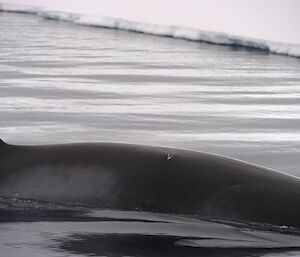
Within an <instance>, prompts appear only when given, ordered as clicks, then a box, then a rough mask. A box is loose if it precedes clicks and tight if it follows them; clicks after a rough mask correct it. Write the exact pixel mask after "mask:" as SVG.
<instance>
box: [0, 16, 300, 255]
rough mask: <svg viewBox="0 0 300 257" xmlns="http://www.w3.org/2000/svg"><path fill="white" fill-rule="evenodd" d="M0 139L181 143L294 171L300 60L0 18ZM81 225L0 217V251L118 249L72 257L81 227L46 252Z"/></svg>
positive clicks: (298, 155) (299, 155)
mask: <svg viewBox="0 0 300 257" xmlns="http://www.w3.org/2000/svg"><path fill="white" fill-rule="evenodd" d="M0 138H2V139H3V140H5V141H6V142H8V143H12V144H46V143H71V142H86V141H92V142H94V141H107V142H126V143H138V144H147V145H157V146H168V147H176V148H185V149H192V150H199V151H206V152H213V153H217V154H221V155H226V156H229V157H233V158H237V159H241V160H244V161H248V162H252V163H255V164H258V165H262V166H266V167H268V168H273V169H277V170H280V171H284V172H287V173H289V174H293V175H296V176H299V177H300V168H299V166H300V165H299V164H300V59H297V58H291V57H286V56H279V55H273V54H268V53H266V52H264V51H258V50H251V49H245V48H233V47H226V46H216V45H210V44H205V43H200V42H190V41H185V40H178V39H172V38H167V37H156V36H149V35H144V34H138V33H132V32H126V31H118V30H109V29H103V28H95V27H85V26H77V25H74V24H69V23H65V22H58V21H54V20H45V19H42V18H40V17H36V16H31V15H25V14H9V13H0ZM0 213H1V212H0ZM59 216H60V215H59ZM55 217H56V216H55ZM89 226H90V227H88V226H87V225H86V224H85V225H82V223H80V222H79V223H76V222H73V223H72V224H70V223H64V222H61V223H51V222H50V223H49V222H48V223H47V222H46V223H45V222H44V223H43V222H38V223H36V225H32V224H31V223H28V222H25V223H20V224H18V223H2V224H1V223H0V242H1V243H2V245H1V243H0V256H1V257H2V255H3V256H14V257H15V256H23V257H24V256H75V254H79V255H78V256H82V255H83V256H95V254H96V255H97V253H98V254H99V256H100V255H101V254H102V255H106V256H116V255H113V254H111V255H109V253H107V252H106V253H103V252H100V253H99V251H98V252H97V251H96V250H94V251H93V250H90V251H81V252H80V251H77V252H76V242H78V240H79V241H80V235H81V234H80V235H79V236H78V234H77V237H76V235H75V236H74V237H73V239H74V240H75V241H74V242H75V243H74V242H73V241H72V242H71V243H70V241H69V242H68V243H69V244H63V247H60V248H59V249H60V250H59V251H54V252H55V253H54V252H53V251H52V250H51V251H50V250H49V249H50V248H51V247H50V248H49V242H50V241H47V239H48V238H51V237H54V238H55V236H57V235H58V236H60V237H62V238H64V233H66V231H68V232H70V231H73V232H74V231H75V232H76V233H79V232H80V233H83V232H82V231H88V232H89V231H90V232H91V231H94V230H93V229H94V228H93V226H92V225H91V223H89ZM99 229H103V228H102V227H101V228H99ZM104 229H105V228H104ZM78 231H79V232H78ZM75 232H74V233H75ZM86 234H88V233H87V232H86V233H85V235H86ZM88 235H89V236H90V237H88V238H87V239H86V238H85V239H84V240H86V241H84V240H83V241H82V240H81V241H80V242H87V245H86V246H84V247H86V248H87V249H91V248H92V249H94V248H93V247H95V242H96V241H95V242H94V241H93V240H95V238H94V237H93V235H94V234H92V235H91V234H88ZM81 236H82V235H81ZM96 239H97V238H96ZM98 239H99V238H98ZM150 239H151V238H150ZM24 240H25V241H24ZM55 240H56V239H55ZM55 240H54V241H55ZM57 240H58V241H57ZM57 240H56V241H55V242H56V243H57V244H60V243H61V242H60V241H59V239H57ZM76 240H77V241H76ZM101 240H104V239H103V238H102V239H101ZM105 240H107V239H105ZM132 240H141V239H136V238H133V239H132ZM142 240H146V242H144V241H142V242H141V243H143V242H144V243H145V244H147V245H148V246H149V247H150V248H151V245H152V244H153V241H151V240H150V241H149V238H147V239H142ZM147 240H148V241H147ZM153 240H156V239H153ZM162 240H166V239H162ZM54 241H51V242H52V243H53V242H54ZM108 241H109V240H108ZM45 242H47V243H45ZM93 242H94V243H93ZM97 242H98V241H97ZM101 242H104V241H101ZM109 242H110V241H109ZM155 242H156V241H154V244H155ZM159 242H160V243H161V242H162V241H159ZM52 243H51V244H52ZM72 243H73V244H74V245H72ZM156 243H157V242H156ZM53 244H54V243H53ZM104 244H108V245H109V243H107V241H105V242H104ZM28 245H31V246H32V245H34V247H36V248H34V247H33V248H30V247H28ZM41 245H43V246H44V245H47V247H46V246H45V247H44V248H45V249H47V250H45V249H44V250H43V251H42V250H40V248H39V247H40V246H41ZM77 246H78V245H77ZM68 247H69V248H68ZM79 248H80V246H79ZM150 248H149V249H150ZM12 249H13V250H12ZM36 249H39V250H36ZM51 249H52V248H51ZM74 249H75V250H74ZM80 249H81V248H80ZM101 249H102V248H101ZM65 251H66V252H69V253H71V254H73V255H68V254H64V252H65ZM120 251H121V252H122V251H123V253H124V254H125V253H126V254H127V255H128V254H129V255H130V254H132V253H130V252H129V253H127V252H126V250H124V249H123V250H120ZM175 252H176V251H175ZM81 254H82V255H81ZM93 254H94V255H93ZM126 254H125V255H126ZM223 254H224V253H220V255H217V254H216V253H215V255H209V256H224V255H223ZM120 255H122V254H120ZM153 255H154V256H155V255H156V253H149V254H148V255H147V254H146V255H140V256H153ZM76 256H77V255H76ZM97 256H98V255H97ZM173 256H174V255H173ZM190 256H193V255H192V254H191V255H190ZM226 256H227V255H226ZM228 256H232V253H231V252H229V253H228ZM276 256H277V255H276Z"/></svg>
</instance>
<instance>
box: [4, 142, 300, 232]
mask: <svg viewBox="0 0 300 257" xmlns="http://www.w3.org/2000/svg"><path fill="white" fill-rule="evenodd" d="M0 196H2V197H8V198H10V197H18V198H24V199H34V200H43V201H51V202H58V203H68V204H79V205H83V206H95V207H100V208H110V209H125V210H143V211H154V212H161V213H175V214H183V215H197V216H198V217H200V218H201V217H203V218H207V217H210V218H218V219H225V220H233V221H235V220H238V221H246V222H255V223H268V224H271V225H278V226H281V225H286V226H292V227H296V228H300V180H299V179H298V178H296V177H292V176H289V175H285V174H282V173H279V172H276V171H272V170H268V169H265V168H261V167H257V166H254V165H251V164H247V163H244V162H240V161H236V160H232V159H229V158H225V157H220V156H215V155H212V154H206V153H199V152H192V151H185V150H178V149H169V148H160V147H149V146H139V145H126V144H112V143H81V144H65V145H47V146H13V145H8V144H5V143H4V142H3V141H1V142H0Z"/></svg>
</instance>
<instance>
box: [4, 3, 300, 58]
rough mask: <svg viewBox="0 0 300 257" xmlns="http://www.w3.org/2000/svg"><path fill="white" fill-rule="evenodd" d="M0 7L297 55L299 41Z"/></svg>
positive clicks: (129, 29) (14, 6)
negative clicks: (275, 39) (276, 40)
mask: <svg viewBox="0 0 300 257" xmlns="http://www.w3.org/2000/svg"><path fill="white" fill-rule="evenodd" d="M0 11H4V12H21V13H28V14H35V15H38V16H40V17H43V18H45V19H54V20H59V21H66V22H72V23H75V24H78V25H84V26H93V27H102V28H110V29H119V30H126V31H132V32H138V33H144V34H150V35H156V36H165V37H173V38H179V39H186V40H191V41H198V42H206V43H211V44H219V45H228V46H241V47H249V48H254V49H260V50H264V51H268V52H271V53H274V54H280V55H288V56H292V57H298V58H299V57H300V44H291V43H283V42H274V41H269V40H262V39H255V38H250V37H244V36H238V35H232V34H227V33H223V32H213V31H205V30H199V29H193V28H187V27H180V26H167V25H159V24H149V23H142V22H135V21H130V20H124V19H119V18H111V17H104V16H92V15H85V14H79V13H68V12H61V11H53V10H49V9H46V8H39V7H32V6H21V5H11V4H0Z"/></svg>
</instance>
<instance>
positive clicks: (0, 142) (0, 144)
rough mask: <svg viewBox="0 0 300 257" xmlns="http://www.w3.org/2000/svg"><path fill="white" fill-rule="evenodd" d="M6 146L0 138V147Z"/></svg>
mask: <svg viewBox="0 0 300 257" xmlns="http://www.w3.org/2000/svg"><path fill="white" fill-rule="evenodd" d="M2 145H6V143H5V142H4V141H3V140H2V139H1V138H0V146H2Z"/></svg>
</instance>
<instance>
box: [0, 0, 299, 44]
mask: <svg viewBox="0 0 300 257" xmlns="http://www.w3.org/2000/svg"><path fill="white" fill-rule="evenodd" d="M0 1H2V2H7V3H17V4H31V5H37V6H45V7H48V8H51V9H57V10H64V11H70V12H80V13H89V14H96V15H101V16H110V17H118V18H125V19H129V20H134V21H142V22H148V23H157V24H169V25H181V26H187V27H196V28H199V29H204V30H212V31H222V32H227V33H232V34H239V35H245V36H250V37H255V38H263V39H271V40H275V41H283V42H292V43H299V44H300V28H299V27H300V14H299V13H300V0H0Z"/></svg>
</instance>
